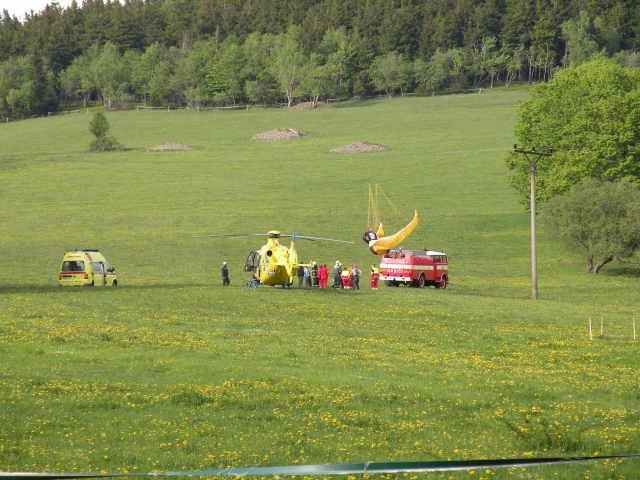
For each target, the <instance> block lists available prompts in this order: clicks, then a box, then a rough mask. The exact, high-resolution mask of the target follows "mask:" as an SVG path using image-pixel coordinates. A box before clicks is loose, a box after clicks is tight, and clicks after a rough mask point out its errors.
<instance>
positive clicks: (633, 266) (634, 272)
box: [596, 263, 640, 278]
mask: <svg viewBox="0 0 640 480" xmlns="http://www.w3.org/2000/svg"><path fill="white" fill-rule="evenodd" d="M597 276H601V277H605V276H606V277H631V278H638V277H640V264H637V263H627V264H622V265H615V266H611V267H610V268H607V267H605V268H603V269H602V271H601V272H600V273H599V274H598V275H596V277H597Z"/></svg>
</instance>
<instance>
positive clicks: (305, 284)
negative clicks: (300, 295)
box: [303, 265, 311, 288]
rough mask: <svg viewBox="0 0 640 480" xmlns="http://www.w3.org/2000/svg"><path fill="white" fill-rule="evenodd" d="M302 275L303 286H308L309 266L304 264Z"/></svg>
mask: <svg viewBox="0 0 640 480" xmlns="http://www.w3.org/2000/svg"><path fill="white" fill-rule="evenodd" d="M303 275H304V288H309V287H310V286H311V272H310V271H309V267H308V266H307V265H305V266H304V270H303Z"/></svg>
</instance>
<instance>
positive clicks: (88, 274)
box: [58, 249, 118, 287]
mask: <svg viewBox="0 0 640 480" xmlns="http://www.w3.org/2000/svg"><path fill="white" fill-rule="evenodd" d="M58 284H59V285H60V286H62V287H72V286H87V287H94V286H95V287H117V286H118V277H117V276H116V269H115V267H113V266H112V265H110V264H109V262H107V259H106V258H104V255H102V253H100V250H96V249H86V250H75V251H73V252H67V253H65V254H64V256H63V257H62V265H61V266H60V274H59V275H58Z"/></svg>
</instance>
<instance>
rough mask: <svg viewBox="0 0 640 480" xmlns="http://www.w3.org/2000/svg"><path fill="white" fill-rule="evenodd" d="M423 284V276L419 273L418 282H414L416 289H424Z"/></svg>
mask: <svg viewBox="0 0 640 480" xmlns="http://www.w3.org/2000/svg"><path fill="white" fill-rule="evenodd" d="M425 283H426V281H425V279H424V274H422V273H421V274H420V277H418V280H417V281H416V287H418V288H424V285H425Z"/></svg>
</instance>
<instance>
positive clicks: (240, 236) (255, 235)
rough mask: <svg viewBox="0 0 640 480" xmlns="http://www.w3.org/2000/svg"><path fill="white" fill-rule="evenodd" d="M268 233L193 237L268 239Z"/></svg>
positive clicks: (200, 236) (215, 234)
mask: <svg viewBox="0 0 640 480" xmlns="http://www.w3.org/2000/svg"><path fill="white" fill-rule="evenodd" d="M268 236H269V234H268V233H226V234H217V233H214V234H202V235H194V237H199V238H202V237H207V238H245V237H268Z"/></svg>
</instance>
